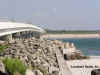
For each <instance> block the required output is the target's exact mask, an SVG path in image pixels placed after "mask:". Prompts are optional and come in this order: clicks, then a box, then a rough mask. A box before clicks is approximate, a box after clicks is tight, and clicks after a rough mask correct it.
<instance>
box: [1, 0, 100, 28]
mask: <svg viewBox="0 0 100 75" xmlns="http://www.w3.org/2000/svg"><path fill="white" fill-rule="evenodd" d="M0 18H9V19H15V20H17V21H27V22H32V23H33V24H35V25H38V26H41V27H43V28H48V29H56V30H57V29H60V30H62V29H64V30H100V0H0Z"/></svg>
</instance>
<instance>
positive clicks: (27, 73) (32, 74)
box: [25, 69, 35, 75]
mask: <svg viewBox="0 0 100 75" xmlns="http://www.w3.org/2000/svg"><path fill="white" fill-rule="evenodd" d="M25 75H35V73H34V72H33V71H32V70H31V69H27V70H26V73H25Z"/></svg>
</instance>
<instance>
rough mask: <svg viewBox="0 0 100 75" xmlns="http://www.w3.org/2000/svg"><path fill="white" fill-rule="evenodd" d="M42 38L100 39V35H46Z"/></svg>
mask: <svg viewBox="0 0 100 75" xmlns="http://www.w3.org/2000/svg"><path fill="white" fill-rule="evenodd" d="M41 37H42V38H58V39H59V38H100V34H45V35H42V36H41Z"/></svg>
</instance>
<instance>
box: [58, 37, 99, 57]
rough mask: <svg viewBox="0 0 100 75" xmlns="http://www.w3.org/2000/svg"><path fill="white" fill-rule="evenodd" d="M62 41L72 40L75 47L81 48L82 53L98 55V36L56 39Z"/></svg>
mask: <svg viewBox="0 0 100 75" xmlns="http://www.w3.org/2000/svg"><path fill="white" fill-rule="evenodd" d="M57 40H61V41H63V42H73V43H74V44H75V46H76V48H77V49H79V50H81V51H82V52H83V54H84V55H93V56H94V55H95V56H99V55H100V38H78V39H76V38H75V39H73V38H70V39H69V38H66V39H57Z"/></svg>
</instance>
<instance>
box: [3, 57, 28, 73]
mask: <svg viewBox="0 0 100 75" xmlns="http://www.w3.org/2000/svg"><path fill="white" fill-rule="evenodd" d="M3 63H4V65H5V68H6V69H7V71H8V72H9V73H10V74H11V75H14V73H15V72H19V73H20V74H21V75H25V72H26V69H27V66H25V65H24V64H23V62H22V61H20V60H19V59H17V58H12V59H11V58H7V57H6V58H4V59H3Z"/></svg>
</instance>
